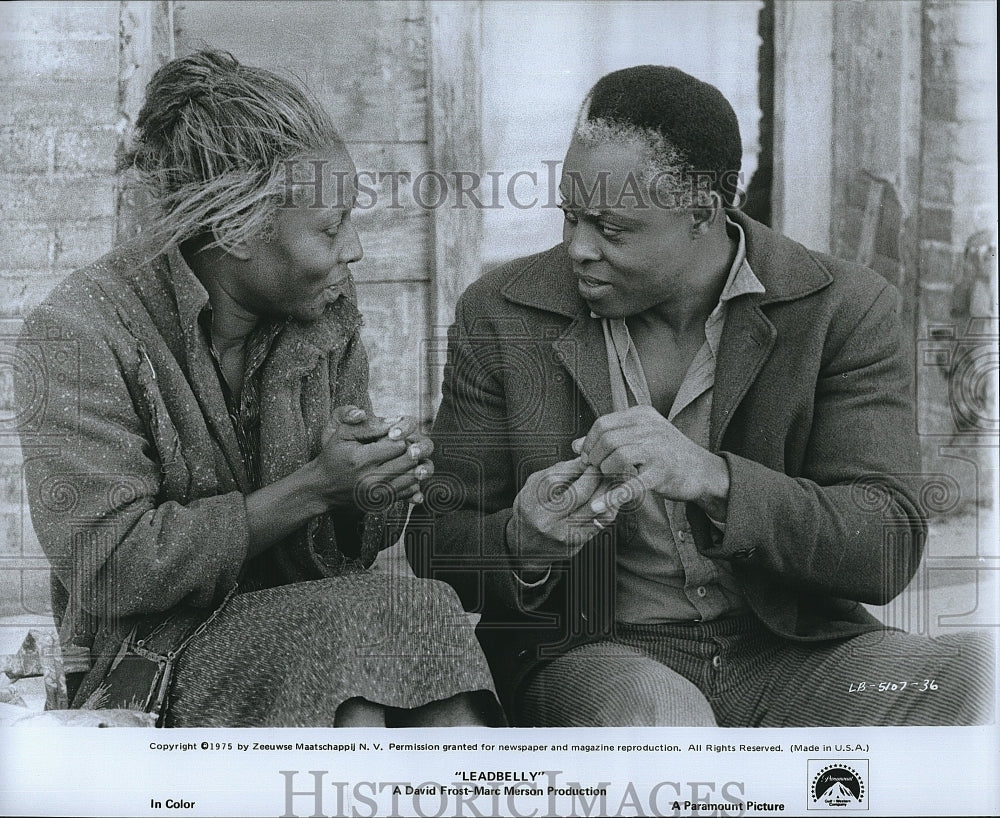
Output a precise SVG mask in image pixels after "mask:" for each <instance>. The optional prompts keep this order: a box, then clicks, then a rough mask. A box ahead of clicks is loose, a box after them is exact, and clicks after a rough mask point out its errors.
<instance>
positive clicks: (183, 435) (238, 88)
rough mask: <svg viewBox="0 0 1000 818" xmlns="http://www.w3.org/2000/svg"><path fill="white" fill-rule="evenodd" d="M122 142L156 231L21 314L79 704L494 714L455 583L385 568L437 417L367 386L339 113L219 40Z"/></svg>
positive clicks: (250, 720)
mask: <svg viewBox="0 0 1000 818" xmlns="http://www.w3.org/2000/svg"><path fill="white" fill-rule="evenodd" d="M127 165H128V166H129V167H130V168H131V169H132V170H133V171H134V172H135V174H136V175H137V177H138V179H139V180H140V181H141V182H143V183H144V184H145V186H146V187H147V188H148V190H149V191H150V192H151V193H152V196H153V198H154V199H155V201H156V203H157V204H158V206H159V208H158V210H159V216H158V218H157V221H156V224H155V229H154V230H152V231H148V232H147V235H151V238H148V239H146V240H144V241H142V242H139V243H135V244H133V245H130V246H125V247H122V248H120V249H118V250H116V251H114V252H112V253H111V254H110V255H108V256H105V257H104V258H102V259H101V260H99V261H97V262H96V263H95V264H93V265H92V266H90V267H88V268H86V269H83V270H80V271H77V272H76V273H74V274H73V275H71V276H69V277H68V278H67V279H66V280H65V281H64V282H63V283H62V284H61V285H59V286H58V287H57V288H56V289H55V290H54V291H53V292H52V294H51V295H50V296H49V297H48V298H47V299H46V300H45V302H44V303H43V304H42V305H41V306H40V307H39V308H38V309H37V310H35V311H34V312H33V313H32V315H31V316H30V317H29V319H28V320H27V322H26V324H25V327H24V331H23V335H22V339H21V342H20V349H21V353H22V356H23V359H24V360H25V361H28V362H31V365H30V366H28V367H27V368H24V369H23V376H22V377H21V378H19V379H18V384H17V391H18V395H19V400H20V406H21V410H20V411H21V414H20V417H21V418H22V420H23V428H22V442H23V445H24V453H25V473H26V477H27V484H28V488H29V498H30V505H31V513H32V519H33V522H34V526H35V531H36V533H37V535H38V538H39V540H40V542H41V544H42V546H43V548H44V549H45V551H46V554H47V555H48V556H49V558H50V561H51V563H52V569H53V583H52V584H53V603H54V609H55V613H56V618H57V622H58V623H59V624H60V628H61V633H62V636H63V642H64V645H65V646H67V650H66V655H67V658H68V660H69V659H70V658H71V657H72V656H74V655H78V654H79V649H80V648H81V647H82V648H84V649H85V653H88V654H89V663H88V664H89V667H88V666H87V665H85V666H84V667H83V668H82V669H81V670H82V672H83V677H82V680H81V683H80V685H79V688H78V690H77V691H76V694H75V697H74V699H73V705H74V706H77V707H79V706H81V704H83V703H85V702H87V703H88V704H90V705H92V704H93V703H94V702H100V701H101V700H102V698H103V699H104V700H105V701H107V700H108V699H111V700H112V703H113V704H118V703H120V702H118V701H115V699H116V698H118V699H120V696H121V691H122V690H123V689H124V690H128V689H129V686H130V685H131V686H132V687H134V689H135V692H136V693H137V694H141V695H137V704H139V705H140V706H142V705H143V703H144V701H145V699H146V698H147V696H146V694H147V693H150V691H151V693H150V695H149V696H148V698H149V700H150V703H151V704H150V707H153V708H157V709H160V710H161V711H162V712H161V717H162V720H163V723H165V724H167V725H172V726H179V727H191V726H231V727H242V726H330V725H332V726H360V725H368V726H371V725H386V724H388V725H451V724H493V723H498V721H499V720H501V719H502V716H501V715H500V711H499V705H498V704H497V702H496V699H495V696H494V694H493V686H492V681H491V678H490V675H489V671H488V669H487V667H486V664H485V662H484V660H483V658H482V655H481V653H480V651H479V647H478V645H477V643H476V642H475V639H474V637H473V636H472V633H471V631H470V630H469V628H468V627H467V626H466V621H465V618H464V616H463V614H462V610H461V607H460V606H459V604H458V601H457V598H456V597H455V596H454V595H453V592H451V591H450V589H448V588H447V587H446V586H445V585H443V584H441V583H437V582H432V581H426V580H417V579H414V578H409V577H398V576H391V575H389V574H386V573H377V572H376V573H371V572H368V571H367V570H366V569H367V568H368V566H370V565H371V564H372V562H373V560H374V558H375V556H376V555H377V553H378V551H379V550H380V549H381V548H384V547H385V546H386V545H389V544H391V538H390V537H389V536H388V535H387V531H386V526H385V513H386V511H387V509H388V507H389V506H390V505H391V504H392V503H393V502H394V501H395V502H397V504H398V503H400V502H401V503H402V504H403V508H404V509H405V501H407V500H409V501H411V502H413V503H419V502H420V500H421V495H420V492H419V481H420V480H421V479H423V478H424V477H426V476H427V475H428V474H430V472H431V470H432V463H431V461H430V459H429V457H430V455H431V449H432V445H431V442H430V440H428V439H427V438H426V437H423V436H422V435H421V434H419V433H418V432H417V431H416V424H415V423H414V422H413V421H412V420H410V419H407V418H395V419H391V420H389V421H386V420H382V419H380V418H377V417H375V416H373V414H372V412H371V405H370V403H369V398H368V393H367V379H368V364H367V359H366V357H365V351H364V348H363V346H362V344H361V341H360V338H359V335H358V330H359V327H360V325H361V315H360V314H359V313H358V310H357V306H356V303H355V296H354V290H353V283H352V280H351V277H350V272H349V265H350V264H351V263H352V262H355V261H358V260H359V259H360V258H361V256H362V250H361V245H360V243H359V240H358V234H357V232H356V231H355V228H354V226H353V225H352V223H351V207H352V204H353V197H354V195H355V191H354V188H353V187H352V183H351V180H352V178H353V176H354V174H355V168H354V165H353V163H352V161H351V157H350V156H349V154H348V152H347V150H346V149H345V147H344V144H343V143H342V141H341V140H340V138H339V137H338V135H337V133H336V131H335V130H334V128H333V126H332V124H331V122H330V120H329V118H328V117H327V115H326V114H325V113H324V111H323V110H322V109H321V108H320V107H319V106H318V105H317V104H316V103H315V102H313V101H312V99H311V98H310V97H308V96H307V95H306V94H305V93H304V92H303V91H302V90H301V89H299V88H297V87H295V86H294V85H292V84H290V83H289V82H287V81H286V80H284V79H282V78H279V77H278V76H276V75H274V74H272V73H270V72H268V71H264V70H261V69H258V68H251V67H248V66H244V65H241V64H240V63H238V62H237V61H236V60H235V59H233V58H232V57H231V56H230V55H228V54H223V53H217V52H211V51H203V52H199V53H196V54H193V55H191V56H189V57H185V58H182V59H178V60H175V61H173V62H171V63H169V64H167V65H165V66H164V67H163V68H161V69H160V70H159V71H157V73H156V74H155V75H154V77H153V79H152V81H151V82H150V85H149V87H148V89H147V97H146V101H145V105H144V107H143V109H142V111H141V113H140V115H139V119H138V122H137V134H136V144H135V150H134V153H133V155H132V156H131V157H129V161H128V162H127ZM316 173H320V174H321V175H322V178H323V180H325V181H326V183H327V187H325V188H323V189H320V188H319V187H317V185H316V184H315V182H316ZM299 177H301V178H299ZM303 181H304V182H306V183H305V184H301V183H300V182H303ZM317 197H321V199H319V200H318V198H317ZM397 507H398V506H397ZM129 637H131V639H130V638H129ZM71 645H72V647H70V646H71ZM123 645H124V646H125V648H123ZM168 659H169V660H172V661H171V662H169V663H168V662H167V661H166V660H168ZM167 664H169V665H170V667H166V665H167ZM167 692H169V699H167V700H166V704H165V705H163V704H162V703H163V701H164V694H165V693H167ZM108 706H111V705H110V704H109V705H108Z"/></svg>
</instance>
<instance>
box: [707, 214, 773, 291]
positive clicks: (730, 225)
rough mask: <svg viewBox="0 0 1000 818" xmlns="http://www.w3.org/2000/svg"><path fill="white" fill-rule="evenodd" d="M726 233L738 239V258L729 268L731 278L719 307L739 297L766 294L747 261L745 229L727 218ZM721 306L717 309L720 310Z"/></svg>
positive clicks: (728, 279) (727, 282)
mask: <svg viewBox="0 0 1000 818" xmlns="http://www.w3.org/2000/svg"><path fill="white" fill-rule="evenodd" d="M726 232H727V233H728V234H729V235H730V236H731V237H732V238H735V239H736V241H737V246H736V256H735V258H734V259H733V264H732V266H731V267H730V268H729V277H728V278H727V279H726V284H725V286H724V287H723V288H722V295H720V296H719V306H721V305H723V304H725V303H726V302H727V301H731V300H732V299H734V298H736V297H737V296H741V295H749V294H750V293H763V292H765V289H764V285H763V284H761V282H760V279H759V278H757V276H756V275H755V274H754V271H753V270H752V269H751V268H750V262H748V261H747V237H746V234H745V233H744V232H743V228H742V227H740V226H739V225H738V224H737V223H736V222H734V221H733V220H732V219H730V218H729V217H728V216H727V217H726ZM719 306H717V307H716V308H715V309H716V310H718V309H719Z"/></svg>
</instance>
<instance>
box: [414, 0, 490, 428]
mask: <svg viewBox="0 0 1000 818" xmlns="http://www.w3.org/2000/svg"><path fill="white" fill-rule="evenodd" d="M428 12H429V18H430V100H429V122H428V131H429V137H430V152H431V168H432V169H433V170H435V171H437V172H438V173H441V174H443V175H444V178H445V180H446V181H447V182H448V184H449V185H452V186H453V185H454V182H455V175H454V174H455V173H456V172H457V171H466V172H472V173H482V172H483V166H482V165H483V145H482V120H483V108H482V97H483V82H482V55H481V50H482V20H483V12H482V3H481V2H480V0H475V2H464V3H455V2H444V1H443V0H432V1H431V2H429V3H428ZM449 193H450V194H451V195H449V197H448V199H447V200H446V201H445V203H444V205H443V206H441V207H437V208H435V209H434V210H433V211H432V215H431V223H432V231H433V248H434V249H433V262H434V274H433V287H432V291H431V299H432V307H431V315H430V318H431V325H430V327H429V333H428V343H427V349H428V377H429V383H428V384H427V391H428V394H430V395H431V396H432V403H433V406H434V407H435V408H436V407H437V404H438V402H439V401H440V397H441V396H440V390H441V370H442V367H443V365H444V342H443V339H444V336H445V334H446V332H447V328H448V326H449V325H450V324H451V323H452V321H453V320H454V317H455V302H456V301H457V300H458V297H459V296H460V295H461V294H462V291H463V290H464V289H465V287H466V286H468V284H469V283H471V282H472V281H474V280H475V279H476V278H477V277H478V276H479V274H480V270H481V264H482V243H483V214H482V211H480V210H479V209H478V208H476V207H473V206H471V205H470V204H469V203H468V202H465V205H466V206H465V207H462V208H459V207H454V206H453V205H455V204H456V197H455V196H454V191H453V190H450V191H449Z"/></svg>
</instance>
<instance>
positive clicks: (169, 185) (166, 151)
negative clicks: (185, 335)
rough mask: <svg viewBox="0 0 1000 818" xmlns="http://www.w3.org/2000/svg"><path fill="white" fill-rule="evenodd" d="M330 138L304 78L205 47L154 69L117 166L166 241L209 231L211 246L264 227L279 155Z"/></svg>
mask: <svg viewBox="0 0 1000 818" xmlns="http://www.w3.org/2000/svg"><path fill="white" fill-rule="evenodd" d="M334 145H340V146H342V145H343V142H342V140H341V138H340V136H339V135H338V134H337V131H336V129H335V128H334V126H333V123H332V121H331V120H330V117H329V115H328V114H327V113H326V111H325V110H324V109H323V108H322V106H321V105H320V104H319V103H318V102H317V101H316V100H315V99H314V98H313V97H312V96H311V95H310V94H309V93H308V92H307V91H306V90H305V89H304V88H302V87H300V86H298V85H297V84H295V83H293V82H292V81H290V80H287V79H285V78H283V77H280V76H278V75H277V74H275V73H273V72H271V71H268V70H266V69H263V68H255V67H252V66H247V65H243V64H241V63H240V62H238V61H237V60H236V58H235V57H233V56H232V55H231V54H229V53H228V52H224V51H215V50H203V51H198V52H195V53H194V54H191V55H189V56H186V57H181V58H179V59H176V60H172V61H171V62H169V63H167V64H166V65H164V66H162V67H161V68H160V69H159V70H157V71H156V73H155V74H154V75H153V77H152V79H151V80H150V82H149V85H148V86H147V88H146V99H145V102H144V104H143V107H142V110H141V111H140V112H139V116H138V119H137V120H136V130H135V134H134V138H133V146H132V150H131V151H130V152H129V153H128V154H127V155H126V156H125V157H124V158H123V159H122V161H121V162H120V163H119V168H120V169H121V170H126V171H129V172H130V175H131V176H133V178H134V182H135V183H137V184H138V185H139V186H140V187H142V188H145V189H146V190H148V191H149V192H150V194H151V195H152V197H153V199H154V201H155V204H156V209H157V213H156V214H155V215H154V216H153V219H152V225H151V229H152V230H153V232H154V233H155V234H156V235H157V236H158V237H159V238H162V240H163V241H164V242H165V243H170V242H180V241H183V240H185V239H189V238H193V237H195V236H201V235H205V234H211V235H212V236H213V240H212V241H211V242H210V244H209V246H218V247H221V248H223V249H226V250H228V249H232V248H233V247H235V246H236V245H237V244H239V243H240V242H242V241H245V240H246V239H249V238H252V237H254V236H263V237H265V238H266V237H267V236H268V235H269V234H270V232H271V228H272V226H273V219H274V214H275V210H276V208H277V205H278V201H279V200H280V198H281V195H282V192H283V191H284V190H285V174H286V172H287V171H288V166H287V165H286V160H290V159H293V158H295V157H296V156H298V155H301V154H303V153H305V152H308V151H313V152H315V151H321V150H324V149H327V148H329V147H331V146H334Z"/></svg>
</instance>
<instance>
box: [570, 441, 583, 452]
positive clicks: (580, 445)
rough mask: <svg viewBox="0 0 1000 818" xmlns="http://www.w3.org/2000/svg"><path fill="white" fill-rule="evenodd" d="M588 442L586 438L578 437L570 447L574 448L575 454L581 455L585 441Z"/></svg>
mask: <svg viewBox="0 0 1000 818" xmlns="http://www.w3.org/2000/svg"><path fill="white" fill-rule="evenodd" d="M584 440H586V438H584V437H578V438H577V439H576V440H574V441H573V442H572V443H571V444H570V445H571V446H572V447H573V454H580V452H582V451H583V441H584Z"/></svg>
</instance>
